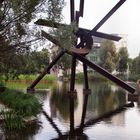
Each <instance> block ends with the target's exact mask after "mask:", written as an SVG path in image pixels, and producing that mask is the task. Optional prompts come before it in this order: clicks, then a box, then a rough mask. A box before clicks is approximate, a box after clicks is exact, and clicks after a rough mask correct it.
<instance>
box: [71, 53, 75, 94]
mask: <svg viewBox="0 0 140 140" xmlns="http://www.w3.org/2000/svg"><path fill="white" fill-rule="evenodd" d="M75 71H76V58H75V57H74V56H73V57H72V64H71V80H70V92H74V90H75Z"/></svg>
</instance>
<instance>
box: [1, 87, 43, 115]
mask: <svg viewBox="0 0 140 140" xmlns="http://www.w3.org/2000/svg"><path fill="white" fill-rule="evenodd" d="M0 101H1V102H2V103H3V104H4V105H6V106H8V107H9V108H12V109H13V110H14V111H15V112H18V113H19V114H22V115H23V116H32V115H37V114H38V113H39V112H40V111H41V109H42V104H41V103H39V101H38V99H37V98H36V97H35V96H34V95H33V94H25V93H22V92H20V91H16V90H9V89H6V90H5V91H4V92H2V93H0Z"/></svg>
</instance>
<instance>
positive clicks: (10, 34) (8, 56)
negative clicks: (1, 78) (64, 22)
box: [0, 0, 63, 72]
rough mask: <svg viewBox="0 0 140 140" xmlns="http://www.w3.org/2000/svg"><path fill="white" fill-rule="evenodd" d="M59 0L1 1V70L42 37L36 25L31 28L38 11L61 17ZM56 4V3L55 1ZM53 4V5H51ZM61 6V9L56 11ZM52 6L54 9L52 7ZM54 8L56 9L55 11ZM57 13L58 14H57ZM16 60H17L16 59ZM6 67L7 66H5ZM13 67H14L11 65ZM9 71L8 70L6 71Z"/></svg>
mask: <svg viewBox="0 0 140 140" xmlns="http://www.w3.org/2000/svg"><path fill="white" fill-rule="evenodd" d="M60 1H63V0H59V3H58V1H57V0H55V1H54V0H31V1H30V0H23V1H21V0H2V1H0V42H1V43H0V64H1V67H0V69H1V71H3V72H4V71H5V69H7V70H8V69H10V68H7V66H8V64H9V62H10V64H12V65H14V64H16V62H17V61H18V60H19V59H15V57H17V54H24V53H25V52H29V50H30V46H32V43H33V42H34V43H37V42H36V41H38V40H40V39H42V38H40V34H39V33H38V30H37V31H36V32H35V26H34V27H33V28H30V25H29V22H31V21H32V20H33V19H34V18H35V16H36V15H37V14H38V13H43V15H44V14H45V15H46V16H45V17H46V18H50V17H51V16H50V15H51V14H52V12H54V14H52V15H53V16H54V18H57V20H58V19H59V18H60V17H61V16H59V14H61V9H62V8H61V7H62V5H59V4H60ZM53 2H55V4H56V5H54V3H53ZM51 5H53V6H51ZM55 7H59V9H60V10H59V11H57V12H56V11H55V10H56V9H57V8H55ZM51 8H52V9H51ZM53 10H54V11H53ZM55 14H57V16H55ZM19 56H20V55H19ZM15 60H16V61H15ZM9 66H10V65H9ZM4 67H5V68H4ZM11 68H13V67H12V66H11ZM2 69H3V70H2ZM6 72H7V71H6Z"/></svg>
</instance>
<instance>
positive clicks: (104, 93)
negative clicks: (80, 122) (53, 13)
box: [87, 83, 126, 117]
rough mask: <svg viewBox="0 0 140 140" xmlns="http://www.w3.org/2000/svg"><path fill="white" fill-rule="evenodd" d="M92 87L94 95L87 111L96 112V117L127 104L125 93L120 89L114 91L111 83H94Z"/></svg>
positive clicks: (90, 99) (89, 101)
mask: <svg viewBox="0 0 140 140" xmlns="http://www.w3.org/2000/svg"><path fill="white" fill-rule="evenodd" d="M91 86H92V94H91V96H90V98H89V100H88V107H87V110H89V111H92V112H96V114H94V115H97V116H100V115H102V114H104V113H106V112H109V111H112V110H114V109H116V108H117V107H119V106H121V105H124V104H125V103H126V98H125V94H124V91H123V90H121V89H120V88H118V89H117V90H115V91H113V90H112V89H111V84H109V83H100V84H99V83H98V84H96V83H94V84H93V85H91ZM95 117H96V116H95Z"/></svg>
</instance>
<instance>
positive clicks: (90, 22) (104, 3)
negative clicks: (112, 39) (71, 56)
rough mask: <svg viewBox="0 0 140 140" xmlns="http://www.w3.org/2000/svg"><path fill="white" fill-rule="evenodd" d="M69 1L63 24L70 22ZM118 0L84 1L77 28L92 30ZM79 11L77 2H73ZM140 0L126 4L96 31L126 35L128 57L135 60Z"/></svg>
mask: <svg viewBox="0 0 140 140" xmlns="http://www.w3.org/2000/svg"><path fill="white" fill-rule="evenodd" d="M69 2H70V0H66V6H65V8H64V10H63V15H64V22H66V23H69V22H70V9H69ZM118 2H119V0H85V5H84V16H83V18H80V22H79V26H80V27H83V28H86V29H92V28H94V26H95V25H96V24H97V23H98V22H99V21H100V20H101V19H102V18H103V17H104V16H105V15H106V14H107V13H108V12H109V11H110V10H111V9H112V7H113V6H114V5H115V4H116V3H118ZM75 7H76V10H77V11H78V10H79V0H75ZM139 14H140V0H126V2H125V3H124V4H123V5H122V6H121V7H120V8H119V9H118V10H117V11H116V12H115V13H114V14H113V15H112V16H111V17H110V18H109V19H108V20H107V22H106V23H105V24H103V26H102V27H101V28H100V29H99V30H98V31H101V32H104V33H108V34H126V35H127V47H128V53H129V57H131V58H135V57H137V56H138V55H139V53H140V38H139V37H140V16H139Z"/></svg>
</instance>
